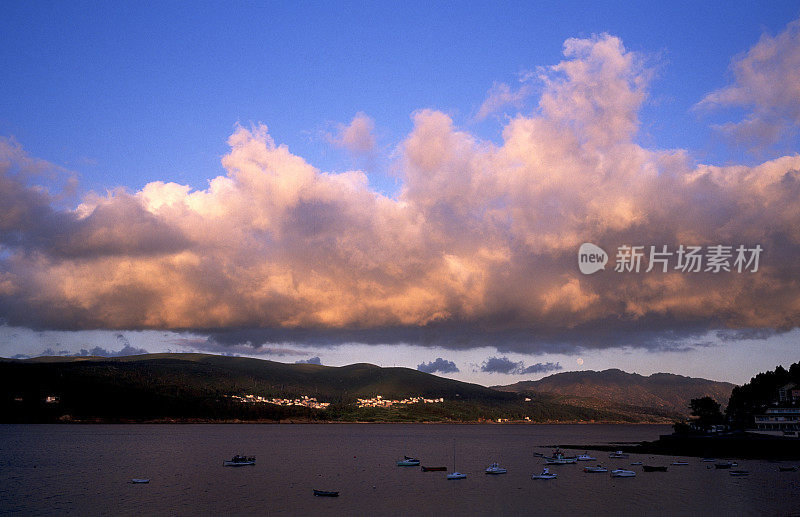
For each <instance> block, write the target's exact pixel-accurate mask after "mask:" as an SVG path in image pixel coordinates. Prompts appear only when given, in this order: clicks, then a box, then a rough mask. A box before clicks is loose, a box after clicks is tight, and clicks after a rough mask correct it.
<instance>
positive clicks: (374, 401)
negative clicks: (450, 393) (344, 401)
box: [356, 395, 444, 408]
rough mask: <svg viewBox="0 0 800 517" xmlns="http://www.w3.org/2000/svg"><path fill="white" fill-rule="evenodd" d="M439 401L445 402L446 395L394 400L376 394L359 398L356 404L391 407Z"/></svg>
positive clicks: (360, 405) (359, 405)
mask: <svg viewBox="0 0 800 517" xmlns="http://www.w3.org/2000/svg"><path fill="white" fill-rule="evenodd" d="M439 402H444V397H440V398H436V399H426V398H423V397H411V398H407V399H402V400H394V399H385V398H383V397H382V396H380V395H376V396H375V397H372V398H369V399H357V401H356V405H357V406H358V407H360V408H361V407H391V406H393V405H395V404H419V403H422V404H436V403H439Z"/></svg>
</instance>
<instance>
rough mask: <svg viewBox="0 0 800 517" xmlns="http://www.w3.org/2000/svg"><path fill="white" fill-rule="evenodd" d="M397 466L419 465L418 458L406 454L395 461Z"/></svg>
mask: <svg viewBox="0 0 800 517" xmlns="http://www.w3.org/2000/svg"><path fill="white" fill-rule="evenodd" d="M397 466H398V467H419V460H418V459H417V458H409V457H408V456H406V458H405V459H402V460H400V461H398V462H397Z"/></svg>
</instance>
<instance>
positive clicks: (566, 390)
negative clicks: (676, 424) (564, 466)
mask: <svg viewBox="0 0 800 517" xmlns="http://www.w3.org/2000/svg"><path fill="white" fill-rule="evenodd" d="M734 387H735V385H734V384H731V383H729V382H718V381H711V380H708V379H700V378H695V377H685V376H682V375H674V374H669V373H655V374H653V375H650V376H647V377H645V376H642V375H638V374H635V373H627V372H624V371H622V370H618V369H609V370H603V371H599V372H598V371H594V370H588V371H581V372H564V373H557V374H554V375H549V376H547V377H544V378H542V379H540V380H538V381H522V382H517V383H515V384H510V385H507V386H492V388H493V389H496V390H500V391H508V392H513V393H540V394H541V393H548V394H551V395H552V396H554V397H555V400H558V401H560V402H563V403H566V404H571V405H577V406H582V407H593V408H605V409H608V410H611V411H622V412H633V413H637V414H638V413H644V414H649V413H652V412H654V411H656V412H661V413H662V414H664V415H673V416H675V417H686V416H688V414H689V401H690V400H691V399H693V398H698V397H704V396H709V397H711V398H713V399H714V400H716V401H717V402H719V403H720V404H722V405H723V406H724V405H725V404H727V402H728V398H729V397H730V395H731V391H732V390H733V388H734Z"/></svg>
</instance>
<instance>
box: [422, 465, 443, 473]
mask: <svg viewBox="0 0 800 517" xmlns="http://www.w3.org/2000/svg"><path fill="white" fill-rule="evenodd" d="M436 471H439V472H443V471H447V467H426V466H424V465H423V466H422V472H436Z"/></svg>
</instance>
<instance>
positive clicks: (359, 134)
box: [329, 112, 375, 155]
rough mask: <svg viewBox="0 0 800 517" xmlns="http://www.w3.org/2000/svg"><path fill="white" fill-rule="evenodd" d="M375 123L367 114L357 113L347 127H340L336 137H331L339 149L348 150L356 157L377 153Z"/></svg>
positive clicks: (331, 140)
mask: <svg viewBox="0 0 800 517" xmlns="http://www.w3.org/2000/svg"><path fill="white" fill-rule="evenodd" d="M374 133H375V121H373V120H372V119H371V118H370V117H369V116H367V114H366V113H362V112H358V113H356V115H355V117H353V120H351V121H350V123H349V124H347V125H344V124H343V125H340V126H339V129H338V132H337V134H336V135H332V136H330V137H329V140H330V142H331V143H333V144H334V145H336V146H337V147H341V148H344V149H347V150H348V151H349V152H350V153H352V154H354V155H364V154H370V153H372V152H374V151H375V134H374Z"/></svg>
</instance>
